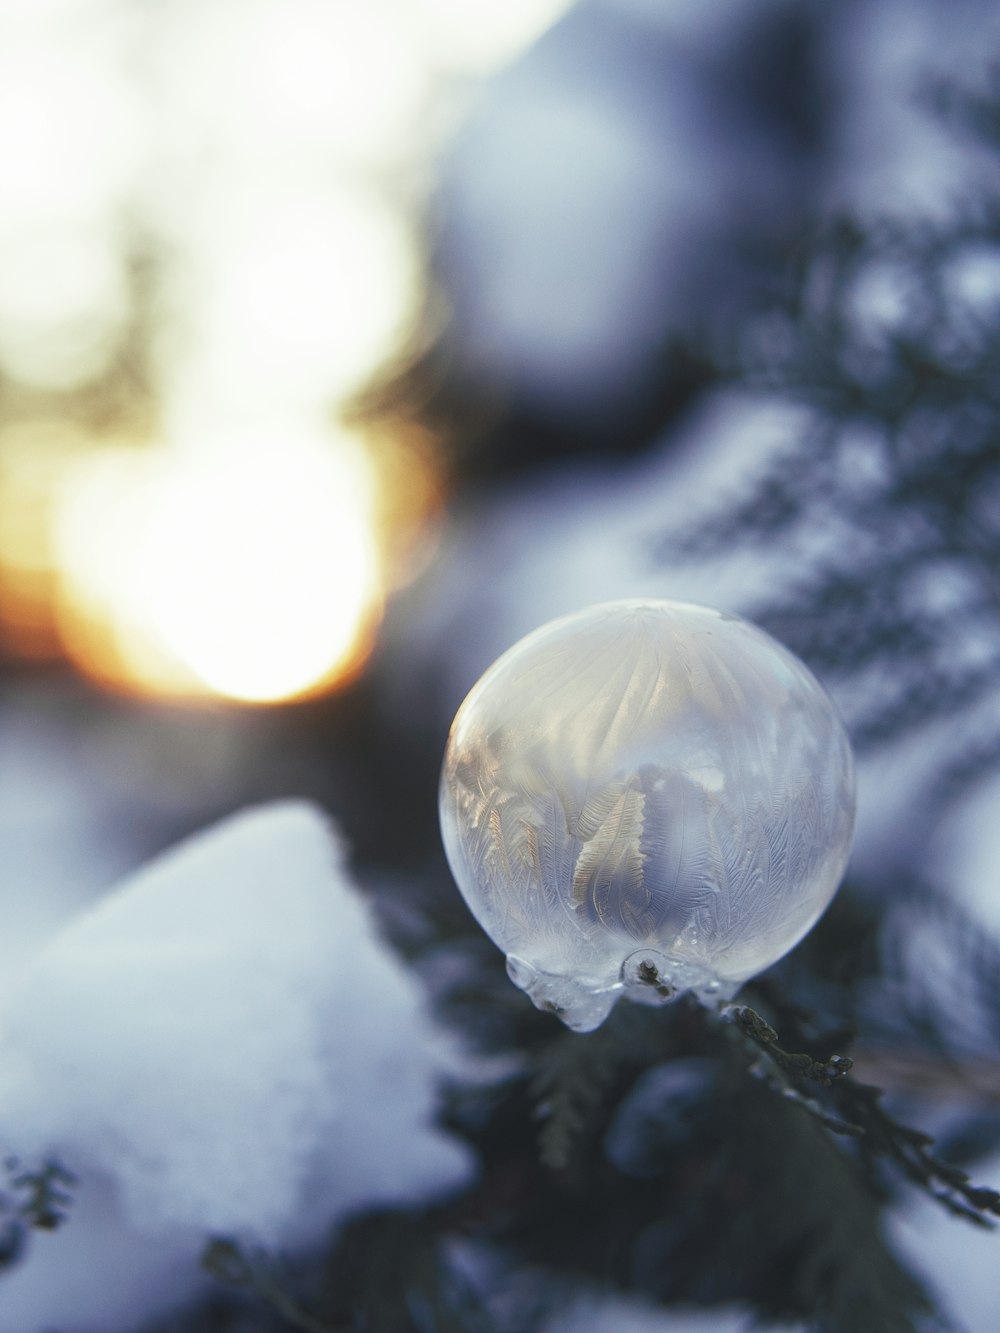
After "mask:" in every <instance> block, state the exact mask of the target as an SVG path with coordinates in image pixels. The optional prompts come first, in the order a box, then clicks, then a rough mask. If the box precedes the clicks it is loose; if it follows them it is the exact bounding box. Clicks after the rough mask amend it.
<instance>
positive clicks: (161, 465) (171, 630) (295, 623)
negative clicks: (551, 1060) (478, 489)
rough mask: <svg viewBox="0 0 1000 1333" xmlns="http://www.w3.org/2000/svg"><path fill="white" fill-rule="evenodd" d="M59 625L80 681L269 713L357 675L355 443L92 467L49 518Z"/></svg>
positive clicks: (366, 566) (129, 458) (371, 554)
mask: <svg viewBox="0 0 1000 1333" xmlns="http://www.w3.org/2000/svg"><path fill="white" fill-rule="evenodd" d="M56 538H57V540H56V551H57V559H58V567H59V598H58V607H57V614H58V623H59V628H60V632H61V634H62V637H63V640H64V643H65V646H66V649H67V651H68V653H69V654H70V656H71V657H72V658H73V659H74V660H75V661H76V662H77V664H78V665H79V666H80V667H82V668H83V670H85V671H86V672H88V673H89V674H91V675H93V676H96V677H98V678H101V679H103V680H104V681H105V682H111V683H115V684H118V685H124V686H126V687H131V688H136V689H140V690H143V691H145V692H152V693H156V694H160V695H163V694H168V695H180V696H183V695H188V696H190V695H221V696H224V697H228V698H231V699H236V700H241V701H244V702H253V703H265V702H273V701H277V700H283V699H290V698H296V697H299V696H302V695H305V694H311V693H314V692H316V691H317V690H319V689H322V688H325V687H327V686H330V685H332V684H334V683H336V682H337V681H338V680H340V679H342V678H343V677H345V676H347V675H350V674H351V673H352V672H353V671H354V670H355V669H356V668H357V666H358V664H359V660H360V659H361V658H362V657H363V656H364V653H365V650H366V646H367V645H366V638H367V635H368V633H369V632H370V630H371V627H372V625H373V623H374V620H375V619H376V618H377V614H378V602H379V593H380V570H379V561H378V557H377V551H376V545H375V534H374V528H373V519H372V478H371V476H370V472H369V469H368V467H367V466H366V463H365V459H364V456H363V455H362V454H361V452H360V451H359V450H358V449H357V448H356V447H355V446H354V445H353V442H350V441H347V440H340V441H336V442H331V441H327V440H308V439H307V440H304V441H301V442H298V443H294V442H291V441H289V442H288V443H287V444H286V446H285V447H284V448H280V449H276V448H274V447H273V446H267V445H264V444H261V443H260V442H259V441H256V442H255V441H254V440H253V439H250V438H244V439H243V440H242V441H241V442H239V443H233V444H230V445H228V446H222V447H218V448H213V449H208V450H203V451H198V452H192V453H184V452H178V453H170V452H167V451H162V452H160V453H158V454H157V453H127V452H124V451H118V452H114V453H107V454H105V455H104V456H103V457H100V456H99V457H95V458H93V459H91V460H88V461H87V462H86V464H83V465H81V466H80V467H79V468H77V469H76V471H75V474H74V475H72V476H71V477H69V478H68V479H67V482H66V484H65V485H64V487H63V490H62V495H61V499H60V503H59V505H58V509H57V531H56Z"/></svg>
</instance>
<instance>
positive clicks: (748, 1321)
mask: <svg viewBox="0 0 1000 1333" xmlns="http://www.w3.org/2000/svg"><path fill="white" fill-rule="evenodd" d="M751 1327H753V1313H752V1311H750V1310H748V1309H744V1308H741V1307H739V1306H723V1307H721V1308H719V1309H717V1310H697V1309H676V1308H674V1307H671V1308H670V1309H669V1310H665V1309H659V1308H657V1307H656V1306H655V1305H652V1304H649V1303H647V1302H645V1301H639V1300H631V1299H625V1298H624V1297H608V1296H603V1295H599V1296H591V1297H590V1298H589V1299H584V1300H581V1301H579V1302H578V1303H574V1304H573V1305H571V1306H570V1307H569V1309H567V1310H564V1311H562V1312H561V1313H560V1314H559V1315H557V1316H556V1318H555V1319H553V1320H551V1321H550V1322H549V1323H548V1324H546V1326H545V1333H606V1330H608V1329H612V1328H613V1329H614V1330H615V1333H744V1331H745V1330H747V1329H749V1328H751ZM782 1328H784V1329H785V1330H786V1333H794V1330H793V1329H792V1328H791V1326H790V1325H788V1324H783V1325H782Z"/></svg>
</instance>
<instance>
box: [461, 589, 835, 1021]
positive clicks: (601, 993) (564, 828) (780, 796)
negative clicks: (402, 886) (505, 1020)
mask: <svg viewBox="0 0 1000 1333" xmlns="http://www.w3.org/2000/svg"><path fill="white" fill-rule="evenodd" d="M441 824H442V831H443V836H444V843H445V848H446V851H447V854H448V859H449V862H450V864H451V867H452V871H453V873H454V875H455V878H456V880H457V882H458V885H459V888H460V889H461V891H462V893H463V895H464V897H465V899H466V901H467V902H468V904H469V907H470V908H471V910H472V912H473V914H474V915H475V916H476V918H477V920H478V921H479V922H480V924H481V925H482V926H483V928H484V930H485V931H486V932H487V934H488V935H489V936H490V937H491V939H493V940H494V942H495V943H496V944H497V945H498V946H499V947H500V948H501V949H502V950H503V951H504V952H505V953H506V954H507V956H508V964H507V965H508V972H509V973H510V976H511V978H512V980H513V981H514V982H515V983H516V984H517V985H518V986H520V987H521V988H522V989H524V990H526V991H527V992H528V994H529V995H530V996H531V998H532V1000H533V1001H534V1002H535V1004H537V1005H538V1006H539V1007H540V1008H546V1009H551V1010H553V1011H554V1012H556V1013H558V1014H559V1015H560V1017H561V1018H563V1020H564V1021H565V1022H566V1023H567V1024H568V1025H569V1026H570V1027H573V1028H576V1029H577V1030H580V1031H588V1030H590V1029H592V1028H595V1027H597V1026H598V1025H599V1024H600V1023H601V1022H602V1021H603V1020H604V1018H606V1017H607V1014H608V1013H609V1011H610V1009H611V1007H612V1005H613V1004H614V1002H615V1000H616V999H617V998H618V997H619V996H620V995H621V994H623V993H627V994H628V995H629V997H630V998H633V999H638V1000H642V1001H645V1002H650V1003H660V1002H662V1001H663V1000H666V999H670V998H672V997H673V996H674V995H676V994H678V993H679V992H681V991H685V990H690V991H694V992H695V993H698V994H700V995H702V996H708V995H711V994H717V995H720V996H723V997H725V996H727V995H731V994H732V993H733V992H734V991H735V989H736V988H737V987H738V986H739V984H740V983H741V982H743V981H745V980H746V979H747V978H748V977H751V976H753V975H755V974H756V973H757V972H760V971H761V970H762V969H763V968H765V967H767V966H769V965H770V964H771V963H773V962H774V961H775V960H776V959H778V958H780V957H781V956H782V954H784V953H786V952H787V951H788V950H789V949H790V948H791V947H792V946H793V945H794V944H796V943H797V942H798V941H799V940H800V939H801V938H802V936H803V935H805V934H806V932H807V931H808V930H809V929H810V927H811V926H812V925H813V924H814V923H815V921H816V920H817V918H818V917H819V916H820V914H821V913H822V912H823V910H824V909H825V907H826V906H827V904H828V903H829V901H830V899H831V898H832V897H833V895H834V893H835V892H836V889H837V886H838V884H839V883H840V880H841V877H842V875H843V873H844V869H845V866H846V863H847V857H848V854H849V851H850V844H851V836H852V832H853V825H854V775H853V764H852V759H851V752H850V746H849V743H848V740H847V736H846V734H845V732H844V728H843V725H842V723H841V721H840V718H839V716H838V714H837V712H836V709H835V708H834V706H833V704H832V703H831V701H830V699H829V697H828V695H827V694H826V692H825V691H824V689H823V688H822V686H821V685H820V684H819V683H818V681H817V680H816V679H815V677H813V676H812V674H811V673H810V672H809V671H808V669H807V668H806V667H805V666H804V665H803V663H802V662H800V661H799V660H798V659H797V658H796V657H795V656H794V655H793V654H792V653H790V652H789V651H788V650H787V649H785V648H783V647H782V646H781V645H780V644H779V643H777V642H776V641H775V640H774V639H772V638H771V637H770V636H769V635H767V634H765V633H764V632H763V631H762V630H760V629H758V628H757V627H756V626H754V625H751V624H749V623H748V622H747V621H744V620H740V619H738V618H737V617H735V616H730V615H726V614H724V613H722V612H719V611H715V610H712V609H710V608H708V607H700V606H692V605H688V604H685V603H682V602H664V601H651V600H629V601H622V602H609V603H606V604H603V605H600V606H595V607H590V608H587V609H586V610H583V611H580V612H577V613H576V614H574V615H570V616H566V617H564V618H562V619H560V620H556V621H553V622H551V623H550V624H548V625H545V626H543V627H542V628H541V629H539V630H536V631H535V632H534V633H533V634H530V635H528V636H527V638H525V639H522V640H521V641H520V643H517V644H515V646H514V647H513V648H511V649H510V650H509V651H508V652H507V653H505V654H504V655H503V656H502V657H501V658H500V659H499V660H498V661H497V662H495V663H494V664H493V666H492V667H490V669H489V670H488V671H487V672H486V673H485V675H484V676H483V677H482V678H481V679H480V681H479V682H478V683H477V684H476V686H475V687H474V688H473V690H472V691H471V693H470V694H469V696H468V698H467V699H466V700H465V703H464V704H463V705H462V707H461V709H460V710H459V712H458V715H457V717H456V718H455V722H454V724H453V726H452V731H451V735H450V737H449V741H448V747H447V751H446V754H445V762H444V770H443V773H442V779H441Z"/></svg>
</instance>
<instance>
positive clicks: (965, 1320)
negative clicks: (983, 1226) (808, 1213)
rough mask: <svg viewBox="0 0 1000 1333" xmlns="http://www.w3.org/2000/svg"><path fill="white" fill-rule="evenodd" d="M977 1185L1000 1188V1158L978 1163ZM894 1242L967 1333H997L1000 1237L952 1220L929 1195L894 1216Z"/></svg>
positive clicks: (915, 1199) (916, 1197)
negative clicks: (999, 1250)
mask: <svg viewBox="0 0 1000 1333" xmlns="http://www.w3.org/2000/svg"><path fill="white" fill-rule="evenodd" d="M971 1169H972V1171H973V1179H974V1180H975V1181H976V1182H977V1184H983V1185H993V1186H996V1185H997V1184H1000V1156H997V1155H994V1156H992V1157H990V1158H987V1159H986V1160H984V1161H981V1162H977V1163H976V1164H975V1167H974V1168H971ZM891 1231H892V1240H893V1241H894V1243H895V1244H896V1245H898V1246H899V1249H900V1251H901V1253H902V1254H903V1255H904V1256H905V1258H906V1259H907V1260H908V1261H909V1262H910V1263H911V1264H912V1265H913V1267H914V1268H915V1269H916V1270H918V1271H919V1272H920V1273H921V1274H922V1276H923V1277H924V1278H925V1280H926V1281H927V1283H928V1285H929V1286H930V1287H931V1289H932V1291H933V1292H934V1294H935V1295H936V1296H937V1297H938V1298H939V1300H940V1301H941V1303H942V1305H943V1307H944V1309H945V1311H946V1313H947V1314H948V1315H950V1316H952V1317H953V1318H955V1319H956V1320H957V1321H958V1322H957V1323H956V1324H954V1325H952V1324H949V1325H947V1327H957V1328H959V1329H961V1330H962V1333H995V1330H996V1327H997V1235H996V1232H995V1231H985V1230H979V1229H978V1228H976V1227H973V1226H970V1225H968V1224H964V1223H962V1222H960V1221H958V1220H957V1219H956V1218H954V1217H952V1216H950V1214H948V1213H946V1212H945V1210H944V1209H943V1208H942V1207H941V1206H940V1204H938V1203H935V1202H934V1201H933V1200H932V1199H929V1198H928V1197H927V1196H926V1195H919V1194H914V1195H913V1196H912V1197H911V1198H910V1200H909V1201H908V1203H907V1206H906V1208H905V1210H903V1211H902V1212H899V1213H895V1214H893V1215H892V1221H891Z"/></svg>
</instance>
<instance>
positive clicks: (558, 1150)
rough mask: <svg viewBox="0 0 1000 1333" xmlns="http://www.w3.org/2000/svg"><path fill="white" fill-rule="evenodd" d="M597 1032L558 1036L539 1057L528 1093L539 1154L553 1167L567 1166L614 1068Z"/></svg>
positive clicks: (614, 1061)
mask: <svg viewBox="0 0 1000 1333" xmlns="http://www.w3.org/2000/svg"><path fill="white" fill-rule="evenodd" d="M600 1031H601V1030H600V1029H599V1030H598V1032H597V1033H591V1034H588V1036H587V1037H586V1038H581V1037H580V1036H578V1035H576V1034H565V1035H562V1034H561V1035H560V1036H559V1037H558V1038H557V1039H556V1040H555V1041H554V1042H552V1044H551V1045H550V1046H548V1047H546V1048H545V1049H544V1050H543V1051H542V1052H541V1055H540V1057H539V1062H538V1069H537V1071H536V1073H535V1076H534V1078H533V1079H532V1082H531V1086H530V1094H529V1095H530V1096H531V1097H532V1099H533V1100H534V1103H535V1112H534V1114H535V1118H536V1119H537V1120H538V1121H540V1122H541V1130H540V1132H539V1136H538V1147H539V1155H540V1157H541V1159H542V1161H543V1162H544V1164H545V1165H546V1166H547V1167H549V1168H550V1169H551V1170H553V1171H566V1170H567V1169H568V1168H569V1166H570V1164H571V1161H572V1159H573V1155H574V1152H575V1150H576V1148H577V1146H578V1145H579V1143H580V1141H581V1139H582V1138H583V1137H584V1135H585V1133H586V1130H587V1128H588V1126H589V1125H590V1124H591V1123H592V1121H593V1119H594V1117H595V1115H596V1113H597V1111H598V1110H599V1108H600V1106H601V1105H602V1103H603V1101H604V1099H605V1096H606V1094H607V1090H608V1087H609V1085H610V1083H611V1082H612V1080H613V1079H614V1076H615V1073H616V1072H617V1058H616V1051H615V1048H614V1047H613V1046H609V1044H608V1043H607V1042H606V1041H604V1040H602V1039H601V1037H600V1035H599V1033H600Z"/></svg>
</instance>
